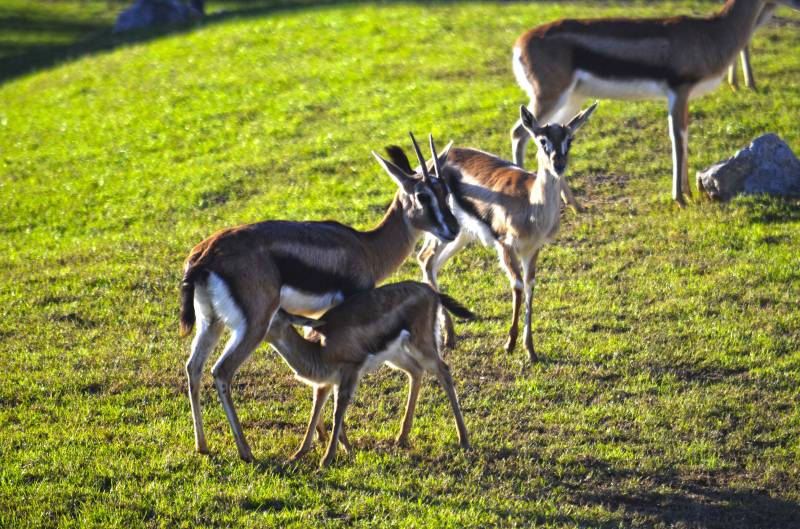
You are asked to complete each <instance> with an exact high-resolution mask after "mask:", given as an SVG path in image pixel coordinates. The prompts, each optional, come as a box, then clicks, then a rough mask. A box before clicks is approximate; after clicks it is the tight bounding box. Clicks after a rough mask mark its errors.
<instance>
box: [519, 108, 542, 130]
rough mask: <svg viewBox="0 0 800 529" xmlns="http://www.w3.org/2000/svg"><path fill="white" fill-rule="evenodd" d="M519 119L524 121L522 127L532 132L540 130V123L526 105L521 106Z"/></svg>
mask: <svg viewBox="0 0 800 529" xmlns="http://www.w3.org/2000/svg"><path fill="white" fill-rule="evenodd" d="M519 118H520V120H522V125H523V126H524V127H525V128H526V129H528V130H529V131H530V132H533V131H535V130H536V129H538V128H539V122H538V121H536V118H535V117H534V116H533V113H532V112H531V111H530V110H528V107H526V106H525V105H520V106H519Z"/></svg>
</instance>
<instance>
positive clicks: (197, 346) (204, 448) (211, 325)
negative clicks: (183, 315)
mask: <svg viewBox="0 0 800 529" xmlns="http://www.w3.org/2000/svg"><path fill="white" fill-rule="evenodd" d="M224 328H225V326H224V325H223V323H222V322H221V321H220V320H216V319H215V320H210V321H209V320H207V319H204V318H198V321H197V332H196V333H195V335H194V339H193V340H192V353H191V355H190V356H189V361H188V362H186V376H187V378H188V379H189V402H190V403H191V406H192V419H193V421H194V446H195V450H196V451H197V452H198V453H200V454H207V453H208V445H207V444H206V435H205V432H204V431H203V414H202V411H201V407H200V387H201V385H202V378H203V366H204V365H205V363H206V360H207V359H208V355H209V354H210V353H211V351H213V350H214V347H216V345H217V343H218V342H219V337H220V335H221V334H222V331H223V329H224Z"/></svg>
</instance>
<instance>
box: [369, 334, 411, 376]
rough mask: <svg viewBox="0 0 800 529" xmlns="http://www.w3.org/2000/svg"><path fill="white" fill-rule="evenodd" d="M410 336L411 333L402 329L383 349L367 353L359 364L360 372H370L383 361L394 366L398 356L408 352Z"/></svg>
mask: <svg viewBox="0 0 800 529" xmlns="http://www.w3.org/2000/svg"><path fill="white" fill-rule="evenodd" d="M410 336H411V333H410V332H408V331H407V330H405V329H403V330H402V331H400V334H398V335H397V338H395V339H394V340H392V341H391V342H390V343H389V344H388V345H387V346H386V348H385V349H384V350H383V351H380V352H378V353H375V354H371V355H367V358H366V360H365V361H364V364H363V365H362V366H361V374H362V375H364V374H367V373H372V372H373V371H376V370H377V369H378V368H379V367H381V366H382V365H383V364H384V363H388V364H390V365H391V366H392V367H396V365H397V362H398V360H399V358H400V357H403V356H406V355H408V354H409V351H410V349H409V348H408V347H407V342H408V338H409V337H410ZM400 363H402V362H400Z"/></svg>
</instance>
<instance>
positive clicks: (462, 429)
mask: <svg viewBox="0 0 800 529" xmlns="http://www.w3.org/2000/svg"><path fill="white" fill-rule="evenodd" d="M436 378H437V379H439V384H440V385H441V386H442V389H443V390H444V392H445V394H447V399H448V400H449V401H450V407H451V408H453V415H454V416H455V419H456V428H457V429H458V442H459V444H460V445H461V448H463V449H465V450H469V448H470V445H469V438H468V436H467V427H466V425H465V424H464V416H463V415H461V406H460V405H459V403H458V396H457V395H456V389H455V386H454V385H453V377H452V376H451V375H450V367H449V366H448V365H447V364H446V363H445V362H444V361H443V360H441V359H440V360H439V364H438V369H437V372H436Z"/></svg>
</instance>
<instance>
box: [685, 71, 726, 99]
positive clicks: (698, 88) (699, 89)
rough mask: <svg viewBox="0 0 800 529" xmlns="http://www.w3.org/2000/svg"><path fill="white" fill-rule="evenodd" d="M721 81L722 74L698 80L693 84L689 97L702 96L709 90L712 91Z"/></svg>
mask: <svg viewBox="0 0 800 529" xmlns="http://www.w3.org/2000/svg"><path fill="white" fill-rule="evenodd" d="M721 82H722V76H719V77H711V78H709V79H705V80H703V81H700V82H699V83H697V84H696V85H694V88H692V92H691V94H689V97H690V98H691V99H694V98H696V97H702V96H704V95H706V94H708V93H710V92H713V91H714V90H716V89H717V87H718V86H719V84H720V83H721Z"/></svg>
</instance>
